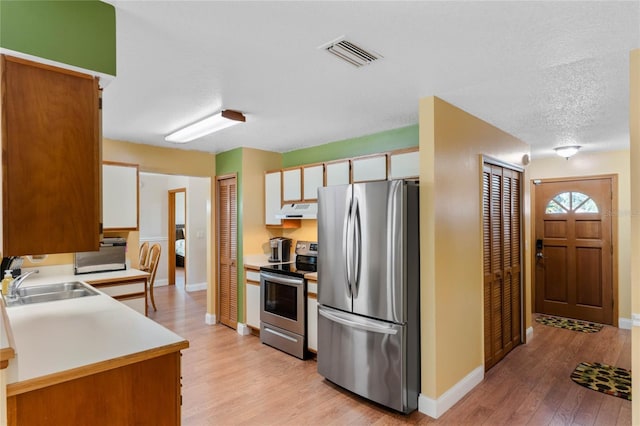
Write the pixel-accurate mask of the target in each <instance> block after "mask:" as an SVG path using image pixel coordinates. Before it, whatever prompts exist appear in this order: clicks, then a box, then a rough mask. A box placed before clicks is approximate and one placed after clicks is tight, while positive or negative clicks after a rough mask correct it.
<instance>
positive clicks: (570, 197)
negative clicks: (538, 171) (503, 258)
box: [534, 177, 613, 324]
mask: <svg viewBox="0 0 640 426" xmlns="http://www.w3.org/2000/svg"><path fill="white" fill-rule="evenodd" d="M612 196H613V178H611V177H604V178H593V179H581V180H564V181H541V182H539V183H536V187H535V203H536V207H535V214H536V220H535V238H536V240H535V242H534V245H535V250H536V262H535V283H536V284H535V285H536V287H535V291H536V296H535V298H536V312H540V313H545V314H550V315H558V316H562V317H569V318H576V319H581V320H586V321H593V322H598V323H602V324H613V288H612V283H613V280H612V260H613V245H612V222H611V214H610V212H612Z"/></svg>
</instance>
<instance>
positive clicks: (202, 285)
mask: <svg viewBox="0 0 640 426" xmlns="http://www.w3.org/2000/svg"><path fill="white" fill-rule="evenodd" d="M184 289H185V290H186V291H199V290H206V289H207V283H195V284H187V285H186V286H185V288H184Z"/></svg>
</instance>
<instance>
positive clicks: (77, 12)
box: [0, 0, 116, 75]
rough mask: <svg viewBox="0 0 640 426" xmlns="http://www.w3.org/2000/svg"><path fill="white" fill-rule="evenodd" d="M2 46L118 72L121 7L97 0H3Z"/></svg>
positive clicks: (0, 1) (0, 15)
mask: <svg viewBox="0 0 640 426" xmlns="http://www.w3.org/2000/svg"><path fill="white" fill-rule="evenodd" d="M0 47H3V48H5V49H11V50H15V51H18V52H22V53H26V54H29V55H34V56H37V57H40V58H45V59H50V60H53V61H57V62H62V63H65V64H69V65H74V66H77V67H80V68H85V69H88V70H93V71H97V72H101V73H105V74H110V75H116V11H115V8H114V7H113V6H112V5H110V4H107V3H103V2H101V1H97V0H80V1H32V0H22V1H17V0H0Z"/></svg>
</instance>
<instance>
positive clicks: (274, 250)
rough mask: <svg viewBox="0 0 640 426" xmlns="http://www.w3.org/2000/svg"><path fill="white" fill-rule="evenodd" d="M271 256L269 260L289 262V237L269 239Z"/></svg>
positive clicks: (272, 261)
mask: <svg viewBox="0 0 640 426" xmlns="http://www.w3.org/2000/svg"><path fill="white" fill-rule="evenodd" d="M269 247H270V248H271V256H270V257H269V262H271V263H284V262H289V259H290V256H291V239H290V238H284V237H274V238H271V239H270V240H269Z"/></svg>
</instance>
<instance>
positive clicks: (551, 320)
mask: <svg viewBox="0 0 640 426" xmlns="http://www.w3.org/2000/svg"><path fill="white" fill-rule="evenodd" d="M536 321H537V322H539V323H540V324H544V325H549V326H551V327H558V328H566V329H567V330H573V331H581V332H583V333H597V332H598V331H600V330H602V327H604V326H603V325H602V324H596V323H595V322H588V321H580V320H575V319H571V318H562V317H552V316H549V315H538V316H537V317H536Z"/></svg>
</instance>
